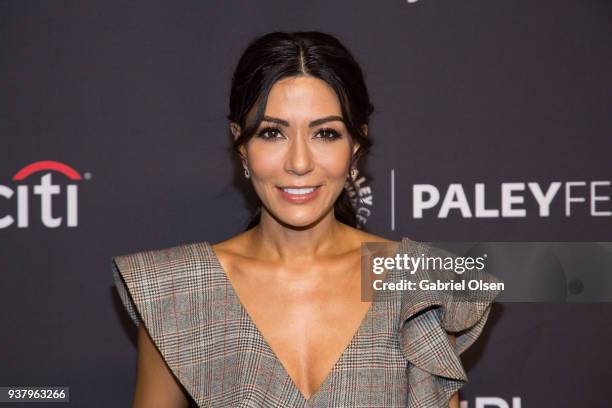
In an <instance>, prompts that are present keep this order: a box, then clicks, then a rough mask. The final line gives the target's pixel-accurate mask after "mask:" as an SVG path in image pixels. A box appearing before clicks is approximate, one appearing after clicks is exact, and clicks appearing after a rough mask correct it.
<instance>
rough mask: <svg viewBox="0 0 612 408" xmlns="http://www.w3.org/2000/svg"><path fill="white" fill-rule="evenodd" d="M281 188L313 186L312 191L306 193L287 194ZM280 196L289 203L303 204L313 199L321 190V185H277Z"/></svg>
mask: <svg viewBox="0 0 612 408" xmlns="http://www.w3.org/2000/svg"><path fill="white" fill-rule="evenodd" d="M283 188H314V191H312V192H310V193H307V194H289V193H287V192H286V191H284V190H283ZM277 189H278V191H279V193H280V195H281V197H282V198H283V199H284V200H285V201H287V202H289V203H291V204H304V203H307V202H309V201H312V200H314V199H315V198H316V197H317V196H318V195H319V191H320V190H321V186H320V185H319V186H283V187H277Z"/></svg>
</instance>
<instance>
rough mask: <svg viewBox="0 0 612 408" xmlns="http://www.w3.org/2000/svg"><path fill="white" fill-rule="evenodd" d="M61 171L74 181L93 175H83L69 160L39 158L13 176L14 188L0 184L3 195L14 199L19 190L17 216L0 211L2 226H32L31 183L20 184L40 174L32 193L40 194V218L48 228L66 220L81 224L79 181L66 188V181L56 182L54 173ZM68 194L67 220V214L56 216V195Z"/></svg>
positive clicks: (73, 224)
mask: <svg viewBox="0 0 612 408" xmlns="http://www.w3.org/2000/svg"><path fill="white" fill-rule="evenodd" d="M54 172H55V173H56V174H57V173H59V174H60V175H61V177H63V178H68V180H70V181H80V180H83V178H85V179H89V178H91V175H90V174H89V173H86V174H85V177H83V176H81V175H80V174H79V173H78V172H77V171H76V170H75V169H74V168H72V167H70V166H68V165H67V164H64V163H61V162H58V161H53V160H42V161H37V162H34V163H31V164H28V165H27V166H25V167H23V168H22V169H21V170H19V171H18V172H17V173H15V175H14V176H13V179H12V180H13V182H14V183H16V186H14V187H13V188H11V187H9V186H3V185H1V184H0V197H4V198H6V199H8V200H10V199H13V196H14V195H15V193H16V197H15V199H16V201H17V203H16V204H17V214H16V217H17V218H16V219H15V217H13V215H10V214H6V215H4V216H2V214H0V229H3V228H8V227H10V226H12V225H13V224H15V223H16V224H17V227H18V228H27V227H29V226H30V186H29V185H27V184H21V185H20V184H19V183H20V182H23V181H25V180H26V179H28V178H29V177H34V176H38V175H40V174H41V173H42V175H41V176H40V179H39V180H40V181H39V183H38V184H36V185H34V186H33V191H32V193H33V194H34V195H37V196H40V220H41V222H42V224H43V225H44V226H45V227H47V228H57V227H59V226H61V225H62V223H64V224H65V225H66V226H67V227H77V226H78V224H79V216H78V185H77V184H67V185H65V187H64V191H62V185H60V184H53V180H52V176H53V173H54ZM62 194H63V195H64V196H65V197H66V199H65V200H66V201H65V203H66V204H65V205H66V207H65V209H66V213H65V214H66V215H65V218H66V220H65V222H64V217H59V216H58V217H54V216H53V208H52V207H53V196H56V195H62Z"/></svg>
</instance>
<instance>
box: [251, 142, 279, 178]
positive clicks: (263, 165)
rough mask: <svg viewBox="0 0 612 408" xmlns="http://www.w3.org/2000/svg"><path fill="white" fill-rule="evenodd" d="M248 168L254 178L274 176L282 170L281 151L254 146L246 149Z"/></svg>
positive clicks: (258, 145)
mask: <svg viewBox="0 0 612 408" xmlns="http://www.w3.org/2000/svg"><path fill="white" fill-rule="evenodd" d="M248 157H249V166H250V167H251V170H252V171H253V175H254V176H255V177H256V178H266V177H268V176H274V175H275V174H276V173H278V172H279V171H282V169H283V161H284V155H283V152H282V151H281V149H270V148H267V147H266V146H262V145H261V144H254V145H253V146H252V147H251V148H250V149H248Z"/></svg>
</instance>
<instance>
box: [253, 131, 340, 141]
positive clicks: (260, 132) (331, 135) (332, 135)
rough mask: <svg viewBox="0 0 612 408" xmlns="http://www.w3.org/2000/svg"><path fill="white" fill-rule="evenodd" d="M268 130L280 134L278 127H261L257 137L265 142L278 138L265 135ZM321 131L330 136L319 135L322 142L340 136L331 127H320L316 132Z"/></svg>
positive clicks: (333, 139)
mask: <svg viewBox="0 0 612 408" xmlns="http://www.w3.org/2000/svg"><path fill="white" fill-rule="evenodd" d="M268 132H277V133H280V134H282V132H281V131H280V129H279V128H277V127H265V128H263V129H261V130H260V131H259V132H257V137H259V138H261V139H263V140H264V141H266V142H274V141H276V140H277V139H278V138H276V137H266V136H265V134H266V133H268ZM321 132H329V133H330V136H328V137H321V138H320V139H321V140H322V141H324V142H333V141H335V140H337V139H340V138H341V137H342V135H341V134H340V133H339V132H338V131H337V130H335V129H332V128H322V129H319V131H318V132H317V134H318V133H321Z"/></svg>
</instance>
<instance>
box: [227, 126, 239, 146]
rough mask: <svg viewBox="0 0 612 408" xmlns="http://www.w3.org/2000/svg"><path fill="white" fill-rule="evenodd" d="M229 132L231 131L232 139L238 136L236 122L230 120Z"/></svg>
mask: <svg viewBox="0 0 612 408" xmlns="http://www.w3.org/2000/svg"><path fill="white" fill-rule="evenodd" d="M229 127H230V132H232V135H233V136H234V141H236V139H238V138H239V137H240V125H238V124H237V123H236V122H230V125H229Z"/></svg>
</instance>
